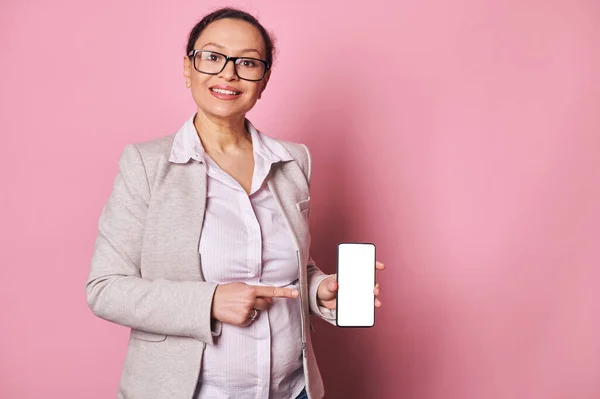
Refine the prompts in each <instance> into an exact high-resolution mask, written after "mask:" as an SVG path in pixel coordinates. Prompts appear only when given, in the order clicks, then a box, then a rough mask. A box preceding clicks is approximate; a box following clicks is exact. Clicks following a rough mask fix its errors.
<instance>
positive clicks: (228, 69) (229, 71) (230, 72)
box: [219, 60, 237, 80]
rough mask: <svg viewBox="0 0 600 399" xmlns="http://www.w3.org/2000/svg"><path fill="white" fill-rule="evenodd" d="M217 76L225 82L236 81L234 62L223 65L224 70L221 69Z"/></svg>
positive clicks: (229, 61) (228, 61)
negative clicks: (221, 77)
mask: <svg viewBox="0 0 600 399" xmlns="http://www.w3.org/2000/svg"><path fill="white" fill-rule="evenodd" d="M219 75H220V76H223V78H224V79H227V80H235V79H237V74H236V73H235V61H233V60H227V62H226V63H225V68H223V70H222V71H221V73H220V74H219Z"/></svg>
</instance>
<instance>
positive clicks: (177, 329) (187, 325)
mask: <svg viewBox="0 0 600 399" xmlns="http://www.w3.org/2000/svg"><path fill="white" fill-rule="evenodd" d="M215 288H216V285H215V284H211V283H206V282H200V281H169V280H165V279H157V280H153V281H151V280H147V279H143V278H141V277H135V276H124V275H105V276H100V277H97V278H93V279H91V280H89V281H88V283H87V284H86V294H87V301H88V304H89V306H90V308H91V309H92V311H93V312H94V314H95V315H96V316H98V317H101V318H103V319H105V320H108V321H111V322H113V323H117V324H120V325H124V326H127V327H130V328H134V329H138V330H143V331H148V332H152V333H156V334H166V335H179V336H186V337H193V338H196V339H199V340H201V341H204V342H207V343H212V335H213V334H212V333H211V304H212V297H213V294H214V291H215Z"/></svg>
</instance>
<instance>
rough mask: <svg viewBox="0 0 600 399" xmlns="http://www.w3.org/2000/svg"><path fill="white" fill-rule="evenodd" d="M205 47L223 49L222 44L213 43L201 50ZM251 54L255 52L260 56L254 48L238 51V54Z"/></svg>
mask: <svg viewBox="0 0 600 399" xmlns="http://www.w3.org/2000/svg"><path fill="white" fill-rule="evenodd" d="M206 46H214V47H217V48H218V49H224V48H225V46H223V45H222V44H218V43H214V42H208V43H206V44H205V45H204V46H202V47H201V48H204V47H206ZM251 52H255V53H256V54H258V55H259V56H260V55H261V54H260V51H258V50H257V49H255V48H245V49H243V50H240V53H251Z"/></svg>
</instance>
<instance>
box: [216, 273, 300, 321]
mask: <svg viewBox="0 0 600 399" xmlns="http://www.w3.org/2000/svg"><path fill="white" fill-rule="evenodd" d="M298 295H299V292H298V290H296V289H293V288H280V287H265V286H257V285H248V284H244V283H229V284H219V285H218V286H217V289H216V290H215V295H214V297H213V304H212V317H213V318H214V319H216V320H218V321H220V322H222V323H227V324H233V325H234V326H239V327H245V326H248V325H250V323H252V321H254V319H255V318H256V316H257V313H256V312H255V310H254V309H256V311H261V310H267V309H268V308H269V307H270V306H271V304H272V303H273V298H297V297H298Z"/></svg>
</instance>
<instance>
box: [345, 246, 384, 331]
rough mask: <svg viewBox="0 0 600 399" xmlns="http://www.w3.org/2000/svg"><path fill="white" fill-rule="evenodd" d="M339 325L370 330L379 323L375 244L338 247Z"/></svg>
mask: <svg viewBox="0 0 600 399" xmlns="http://www.w3.org/2000/svg"><path fill="white" fill-rule="evenodd" d="M337 279H338V283H339V289H338V294H337V324H338V325H339V326H345V327H370V326H373V325H374V324H375V296H374V294H373V288H375V245H373V244H354V243H346V244H340V245H339V246H338V276H337Z"/></svg>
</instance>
